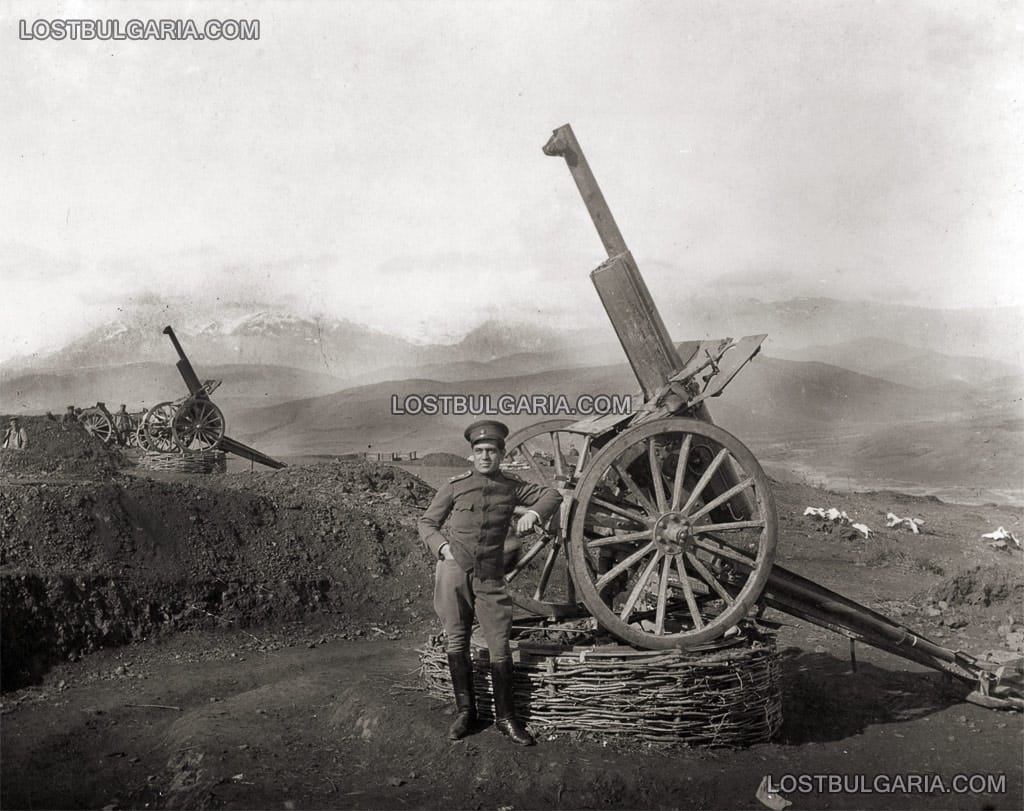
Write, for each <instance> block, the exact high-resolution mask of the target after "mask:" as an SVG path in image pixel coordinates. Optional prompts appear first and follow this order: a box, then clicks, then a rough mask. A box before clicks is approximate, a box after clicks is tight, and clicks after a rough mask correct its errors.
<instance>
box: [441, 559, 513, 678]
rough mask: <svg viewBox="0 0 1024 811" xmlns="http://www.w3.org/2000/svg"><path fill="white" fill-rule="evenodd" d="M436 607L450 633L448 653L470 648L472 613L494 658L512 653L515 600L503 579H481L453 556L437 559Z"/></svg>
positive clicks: (498, 659) (506, 656) (508, 656)
mask: <svg viewBox="0 0 1024 811" xmlns="http://www.w3.org/2000/svg"><path fill="white" fill-rule="evenodd" d="M434 611H436V612H437V616H438V617H439V618H440V620H441V624H442V625H444V631H445V633H446V634H447V635H448V653H461V652H463V651H466V652H468V651H469V638H470V634H471V633H472V628H473V617H474V616H475V617H476V619H477V621H479V623H480V630H482V631H483V633H484V639H485V640H487V650H488V651H489V653H490V655H491V662H493V663H496V662H501V661H503V660H505V659H509V658H511V656H512V653H511V650H510V649H509V645H508V639H509V635H510V634H511V633H512V600H511V599H509V596H508V591H507V590H506V588H505V581H504V580H480V579H479V578H477V577H474V576H473V572H464V571H463V570H462V567H461V566H459V564H458V563H456V562H455V561H454V560H442V561H438V564H437V571H436V572H435V574H434Z"/></svg>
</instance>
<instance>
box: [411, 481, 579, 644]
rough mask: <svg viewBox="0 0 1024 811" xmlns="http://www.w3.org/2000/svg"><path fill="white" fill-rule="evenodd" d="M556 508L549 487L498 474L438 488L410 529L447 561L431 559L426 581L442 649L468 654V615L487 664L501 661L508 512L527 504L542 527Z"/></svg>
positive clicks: (508, 611)
mask: <svg viewBox="0 0 1024 811" xmlns="http://www.w3.org/2000/svg"><path fill="white" fill-rule="evenodd" d="M561 503H562V496H561V495H560V494H559V492H558V491H557V490H554V489H553V488H550V487H544V486H543V485H537V484H530V483H529V482H524V481H523V480H522V479H519V478H517V477H515V476H510V475H508V474H506V473H503V472H501V471H498V472H496V473H494V474H493V475H490V476H486V475H484V474H483V473H479V472H477V471H476V470H470V471H467V472H466V473H463V474H462V475H460V476H456V477H455V478H453V479H451V480H450V481H448V482H446V483H445V484H443V485H441V488H440V489H439V490H438V491H437V493H436V494H435V495H434V500H433V501H432V502H431V503H430V506H429V507H428V508H427V511H426V512H425V513H424V514H423V517H422V518H420V520H419V524H418V530H419V534H420V538H421V539H422V540H423V542H424V543H425V544H426V545H427V548H428V549H430V551H431V552H432V553H433V554H434V556H435V557H438V558H440V550H441V546H442V545H443V544H445V543H447V544H448V545H449V549H450V550H451V553H452V557H453V558H454V560H439V562H438V564H437V572H436V575H435V582H434V609H435V610H436V611H437V614H438V616H439V617H440V618H441V621H442V623H443V624H444V627H445V631H446V632H447V634H448V650H449V651H451V652H456V651H459V650H467V649H468V646H469V632H470V629H471V627H472V622H473V617H474V614H475V615H476V617H477V619H479V620H480V626H481V629H482V630H483V631H484V636H485V637H486V638H487V646H488V648H489V649H490V653H491V660H492V661H498V660H500V659H503V658H506V657H507V656H508V636H509V633H510V632H511V624H512V604H511V601H510V600H509V598H508V592H507V590H506V588H505V582H504V577H505V560H504V546H505V537H506V536H507V535H508V531H509V525H510V524H511V521H512V517H513V510H514V509H515V508H516V507H517V506H525V507H530V508H531V509H532V510H533V511H534V512H536V513H537V515H539V516H540V519H541V521H542V522H546V521H547V520H548V519H549V518H550V517H551V516H552V515H554V513H555V510H557V509H558V507H559V505H560V504H561ZM442 526H443V527H444V528H443V530H442Z"/></svg>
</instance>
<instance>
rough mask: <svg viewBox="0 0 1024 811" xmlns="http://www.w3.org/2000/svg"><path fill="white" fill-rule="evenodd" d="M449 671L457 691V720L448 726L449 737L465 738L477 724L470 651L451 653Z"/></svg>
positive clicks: (455, 691)
mask: <svg viewBox="0 0 1024 811" xmlns="http://www.w3.org/2000/svg"><path fill="white" fill-rule="evenodd" d="M448 671H449V672H450V673H451V674H452V691H453V692H454V693H455V720H454V721H452V723H451V726H449V727H448V737H449V738H450V739H451V740H453V741H457V740H459V738H465V737H466V736H467V735H468V734H469V733H470V731H471V730H472V729H473V726H474V725H475V724H476V698H475V696H474V695H473V664H472V661H471V660H470V658H469V653H449V654H448Z"/></svg>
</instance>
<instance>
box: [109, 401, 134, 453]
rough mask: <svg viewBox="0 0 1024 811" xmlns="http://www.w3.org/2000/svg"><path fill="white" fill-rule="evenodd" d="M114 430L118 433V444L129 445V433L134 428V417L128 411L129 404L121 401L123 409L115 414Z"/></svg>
mask: <svg viewBox="0 0 1024 811" xmlns="http://www.w3.org/2000/svg"><path fill="white" fill-rule="evenodd" d="M113 423H114V432H115V433H116V434H117V444H118V445H127V444H128V434H129V433H130V432H131V428H132V418H131V415H130V414H129V413H128V406H126V405H125V404H124V403H121V410H120V411H118V412H117V413H115V414H114V415H113Z"/></svg>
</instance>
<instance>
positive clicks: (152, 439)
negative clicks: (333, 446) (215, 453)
mask: <svg viewBox="0 0 1024 811" xmlns="http://www.w3.org/2000/svg"><path fill="white" fill-rule="evenodd" d="M163 331H164V334H165V335H167V336H168V337H169V338H170V339H171V343H172V344H173V345H174V350H175V352H177V353H178V362H177V364H175V365H176V366H177V367H178V372H179V373H180V374H181V377H182V379H183V380H184V381H185V386H186V388H187V389H188V396H187V397H182V398H180V399H178V400H173V401H172V400H168V401H165V402H162V403H157V404H156V405H155V406H153V407H152V408H151V409H149V411H147V412H146V415H145V416H144V417H143V418H142V421H141V424H140V425H139V428H138V438H139V444H140V445H141V446H142V447H143V448H144V449H145V450H147V451H151V452H155V453H187V452H189V451H208V450H221V451H225V452H226V453H233V454H235V455H236V456H241V457H242V458H243V459H248V460H250V461H252V462H257V463H259V464H261V465H265V466H267V467H271V468H283V467H285V464H284V462H280V461H278V460H277V459H274V458H272V457H270V456H267V455H266V454H264V453H260V452H259V451H258V450H256V449H255V448H250V447H249V446H248V445H243V444H242V443H241V442H239V441H238V440H235V439H232V438H231V437H229V436H227V435H226V434H225V427H226V426H225V421H224V413H223V412H222V411H221V410H220V408H218V407H217V405H216V404H215V403H214V402H213V400H211V399H210V395H211V394H212V393H213V392H214V391H215V390H216V389H217V388H218V387H219V386H220V384H221V381H219V380H202V381H200V379H199V376H198V375H197V374H196V370H195V369H194V368H193V367H192V363H191V362H190V361H189V359H188V356H187V355H186V354H185V350H184V349H182V347H181V343H180V342H179V341H178V337H177V336H176V335H175V334H174V330H173V329H171V327H169V326H167V327H164V330H163Z"/></svg>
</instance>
